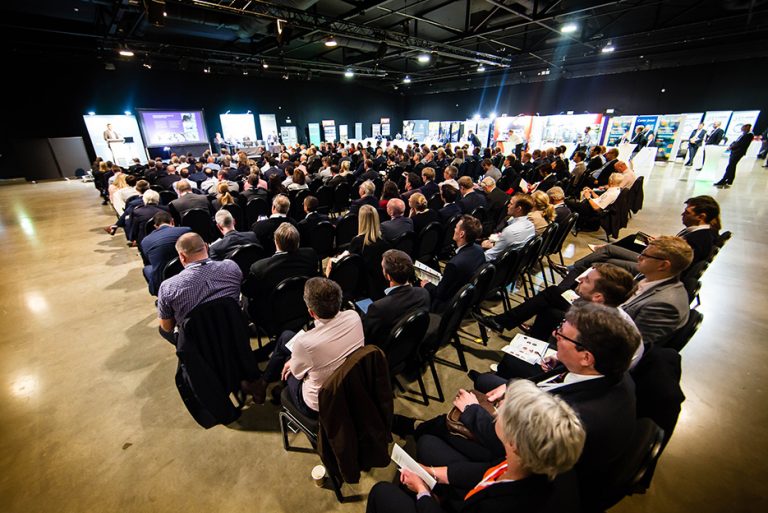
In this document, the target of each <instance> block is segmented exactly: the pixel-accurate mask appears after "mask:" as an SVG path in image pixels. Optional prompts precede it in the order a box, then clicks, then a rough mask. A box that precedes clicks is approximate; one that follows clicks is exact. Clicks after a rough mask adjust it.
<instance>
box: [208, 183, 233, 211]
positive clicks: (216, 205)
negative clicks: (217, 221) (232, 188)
mask: <svg viewBox="0 0 768 513" xmlns="http://www.w3.org/2000/svg"><path fill="white" fill-rule="evenodd" d="M216 192H217V193H218V194H217V195H216V199H215V200H213V209H214V210H219V209H221V207H223V206H224V205H234V204H235V198H233V197H232V194H230V193H229V185H227V183H226V182H220V183H219V185H217V186H216Z"/></svg>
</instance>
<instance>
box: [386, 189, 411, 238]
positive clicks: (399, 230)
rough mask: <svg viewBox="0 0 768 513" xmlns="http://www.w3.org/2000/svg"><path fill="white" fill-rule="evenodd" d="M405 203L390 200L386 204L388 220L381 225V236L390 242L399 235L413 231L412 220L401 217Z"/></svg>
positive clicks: (398, 199)
mask: <svg viewBox="0 0 768 513" xmlns="http://www.w3.org/2000/svg"><path fill="white" fill-rule="evenodd" d="M404 213H405V202H404V201H403V200H401V199H400V198H392V199H391V200H389V203H387V214H389V217H390V220H389V221H385V222H383V223H381V236H382V237H384V238H385V239H386V240H388V241H389V242H392V241H393V240H395V239H396V238H398V237H399V236H400V235H402V234H404V233H407V232H412V231H413V219H411V218H410V217H403V214H404Z"/></svg>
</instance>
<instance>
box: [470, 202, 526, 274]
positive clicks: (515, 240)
mask: <svg viewBox="0 0 768 513" xmlns="http://www.w3.org/2000/svg"><path fill="white" fill-rule="evenodd" d="M531 210H533V200H532V199H531V197H530V196H526V195H525V194H515V195H514V196H513V197H512V199H511V200H510V202H509V204H508V205H507V213H508V214H509V216H510V218H509V220H508V221H507V225H506V226H505V227H504V229H503V230H502V231H501V233H494V234H493V235H491V237H490V238H489V239H488V240H484V241H483V243H482V244H481V246H482V248H483V249H485V250H486V251H485V259H486V260H487V261H488V262H492V261H494V260H496V258H497V257H498V256H499V255H500V254H501V253H502V252H503V251H504V250H505V249H507V248H509V247H513V248H521V247H523V246H524V245H525V243H526V242H528V241H529V240H531V239H532V238H533V237H535V236H536V228H535V227H534V226H533V223H532V222H531V221H530V219H528V214H529V213H530V212H531Z"/></svg>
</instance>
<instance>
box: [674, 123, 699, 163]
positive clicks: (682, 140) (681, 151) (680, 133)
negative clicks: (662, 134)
mask: <svg viewBox="0 0 768 513" xmlns="http://www.w3.org/2000/svg"><path fill="white" fill-rule="evenodd" d="M682 116H683V120H682V121H681V122H680V128H678V129H677V138H675V145H674V146H672V153H671V155H674V158H678V159H682V158H685V155H686V154H687V153H688V138H689V137H690V136H691V133H692V132H693V131H694V130H696V129H697V128H698V127H699V123H701V118H702V117H703V116H704V113H703V112H692V113H686V114H682ZM671 155H670V158H673V157H672V156H671Z"/></svg>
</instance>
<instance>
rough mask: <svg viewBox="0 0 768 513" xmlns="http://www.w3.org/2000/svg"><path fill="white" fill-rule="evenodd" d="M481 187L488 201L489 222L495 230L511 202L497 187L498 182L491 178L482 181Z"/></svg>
mask: <svg viewBox="0 0 768 513" xmlns="http://www.w3.org/2000/svg"><path fill="white" fill-rule="evenodd" d="M480 187H482V188H483V191H484V192H485V197H486V200H487V201H488V207H487V208H488V213H487V218H488V219H487V222H488V224H489V225H490V226H491V227H492V228H493V227H495V226H496V223H497V222H498V221H499V219H501V215H502V212H503V211H504V208H505V206H506V203H507V201H509V196H507V193H505V192H504V191H502V190H501V189H499V188H498V187H496V180H494V179H493V178H491V177H490V176H486V177H485V178H483V179H482V180H480Z"/></svg>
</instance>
